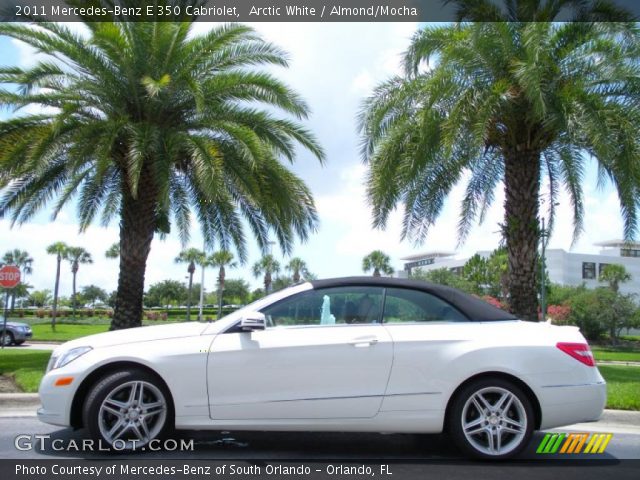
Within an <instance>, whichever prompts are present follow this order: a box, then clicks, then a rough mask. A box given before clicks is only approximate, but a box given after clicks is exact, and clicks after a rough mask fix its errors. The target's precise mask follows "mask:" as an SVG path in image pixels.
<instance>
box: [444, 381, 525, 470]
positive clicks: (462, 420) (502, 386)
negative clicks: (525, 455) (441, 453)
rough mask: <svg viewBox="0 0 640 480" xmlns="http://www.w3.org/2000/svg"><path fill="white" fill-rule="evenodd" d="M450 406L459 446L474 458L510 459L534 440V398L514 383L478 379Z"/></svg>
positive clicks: (453, 434)
mask: <svg viewBox="0 0 640 480" xmlns="http://www.w3.org/2000/svg"><path fill="white" fill-rule="evenodd" d="M451 407H452V408H451V409H450V411H449V419H448V422H449V427H450V433H451V435H452V437H453V440H454V442H455V443H456V444H457V445H458V447H459V448H460V449H461V450H462V451H463V452H465V453H466V454H468V455H470V456H472V457H475V458H483V459H496V460H498V459H506V458H510V457H513V456H514V455H517V454H518V453H519V452H520V451H521V450H522V449H523V448H524V447H525V446H526V445H527V444H528V443H529V440H530V439H531V435H532V433H533V426H534V415H533V408H532V406H531V401H530V400H529V398H528V397H527V395H525V394H524V392H523V391H522V390H521V389H520V388H518V387H517V386H516V385H514V384H513V383H511V382H508V381H506V380H503V379H499V378H495V379H491V378H487V379H479V380H477V381H475V382H472V383H470V384H469V385H467V386H465V387H464V388H463V389H462V390H461V391H460V392H459V393H458V394H457V395H456V397H455V399H454V400H453V404H452V406H451Z"/></svg>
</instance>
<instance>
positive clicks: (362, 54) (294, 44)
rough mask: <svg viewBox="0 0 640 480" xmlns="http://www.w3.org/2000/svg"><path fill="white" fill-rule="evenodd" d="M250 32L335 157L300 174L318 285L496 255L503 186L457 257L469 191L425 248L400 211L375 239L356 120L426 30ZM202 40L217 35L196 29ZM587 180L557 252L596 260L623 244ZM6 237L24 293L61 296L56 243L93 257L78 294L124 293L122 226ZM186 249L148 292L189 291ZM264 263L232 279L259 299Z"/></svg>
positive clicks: (163, 257)
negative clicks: (386, 261) (406, 236)
mask: <svg viewBox="0 0 640 480" xmlns="http://www.w3.org/2000/svg"><path fill="white" fill-rule="evenodd" d="M253 27H254V28H255V29H256V30H257V31H258V32H259V33H261V34H262V35H263V37H264V38H265V39H266V40H268V41H271V42H273V43H275V44H277V45H278V46H280V47H282V48H283V49H284V50H285V51H287V52H288V53H289V58H290V66H289V68H288V69H283V68H278V69H277V70H275V71H274V73H275V74H276V75H278V77H279V78H281V79H283V80H284V81H285V82H286V83H288V84H289V85H290V86H291V87H293V88H294V89H296V90H297V91H298V92H299V93H300V94H301V95H302V97H303V98H304V99H305V100H306V101H307V103H308V104H309V105H310V107H311V116H310V118H309V119H308V120H306V121H305V122H304V124H305V126H306V127H307V128H309V129H310V130H311V131H313V132H314V133H315V135H316V137H317V138H318V140H319V141H320V143H321V144H322V146H323V148H324V149H325V152H326V165H325V166H324V167H323V166H321V165H320V164H319V163H318V161H317V160H316V159H315V158H313V157H312V156H311V155H310V154H308V153H307V152H305V151H300V155H299V156H298V158H297V160H296V163H295V164H294V165H293V166H292V167H291V168H292V170H293V171H294V172H296V174H298V175H299V176H300V177H301V178H302V179H303V180H304V181H305V182H306V183H307V185H309V187H310V188H311V190H312V192H313V195H314V198H315V202H316V207H317V210H318V213H319V218H320V224H319V228H318V231H317V233H315V234H313V235H312V236H311V238H310V239H309V240H308V241H307V242H306V243H304V244H300V243H299V242H298V243H297V244H296V246H295V248H294V252H293V256H299V257H301V258H303V259H304V260H305V261H306V262H307V264H308V265H309V268H310V270H311V271H312V272H313V273H315V274H316V275H317V276H318V277H319V278H329V277H338V276H348V275H360V274H362V273H363V272H362V268H361V267H362V258H363V257H364V256H365V255H366V254H368V253H369V252H371V251H372V250H376V249H380V250H383V251H384V252H386V253H387V254H388V255H389V256H390V257H391V261H392V265H393V267H394V268H395V269H397V270H400V269H402V267H403V262H402V260H401V258H402V257H405V256H407V255H412V254H416V253H420V252H426V251H434V250H437V251H447V252H451V253H455V254H456V256H457V257H460V258H464V257H469V256H471V255H473V253H475V252H476V251H485V250H492V249H494V248H496V247H497V246H498V243H499V240H500V236H499V234H498V231H499V223H501V222H502V220H503V208H502V204H503V202H504V195H503V192H502V187H501V186H499V187H498V190H497V192H496V196H495V201H494V204H493V207H492V208H491V209H490V210H489V213H488V215H487V217H486V219H485V222H484V223H483V224H482V225H476V226H475V227H474V228H473V229H472V231H471V233H470V235H469V237H468V239H467V241H466V242H465V243H464V244H463V245H461V246H460V247H457V243H458V242H457V236H456V225H457V222H458V213H459V206H460V201H461V198H462V194H463V189H464V182H461V183H460V184H458V185H457V186H456V187H455V188H454V189H453V191H452V192H451V194H450V196H449V198H448V199H447V202H446V204H445V207H444V210H443V212H442V215H441V216H440V219H439V220H438V222H437V223H436V225H435V226H434V227H432V229H431V230H430V233H429V235H428V237H427V238H426V240H425V241H424V243H423V244H422V245H414V244H412V243H411V242H409V241H404V242H401V241H400V232H401V224H400V216H401V212H399V211H396V212H394V213H393V214H392V216H391V218H390V221H389V222H388V225H387V228H386V229H385V230H384V231H382V230H374V229H373V228H372V227H371V209H370V208H369V206H368V205H367V202H366V197H365V188H364V185H363V182H364V178H365V174H366V166H365V165H363V164H362V162H361V159H360V155H359V136H358V131H357V122H356V117H357V113H358V110H359V108H360V105H361V102H362V100H363V98H365V97H366V96H367V95H369V94H370V92H371V90H372V88H373V87H374V86H375V85H376V84H377V83H379V82H381V81H384V80H385V79H387V78H388V77H389V76H391V75H394V74H396V73H400V67H399V65H400V58H401V54H402V52H403V51H404V50H405V49H406V47H407V46H408V44H409V40H410V38H411V36H412V34H413V33H414V32H415V31H416V29H417V28H418V27H419V26H418V25H417V24H415V23H408V22H407V23H353V24H348V23H299V24H296V23H257V24H254V25H253ZM196 28H197V31H196V33H198V32H201V31H205V30H206V29H208V28H211V26H210V25H208V24H199V25H198V26H197V27H196ZM36 60H37V57H36V56H35V55H34V51H33V50H31V48H30V47H28V46H26V45H24V44H21V43H19V42H17V41H15V40H13V39H8V38H6V37H0V65H3V66H7V65H21V66H26V65H30V64H32V63H33V62H34V61H36ZM10 115H12V112H7V111H6V110H5V111H0V119H2V118H7V117H8V116H10ZM586 173H587V175H586V176H585V184H584V187H583V188H584V194H585V213H586V215H585V222H584V225H585V229H584V232H583V234H582V235H581V237H580V238H579V239H578V240H577V241H576V242H575V244H574V242H573V238H572V234H573V226H572V216H571V205H570V203H569V201H568V197H567V195H566V194H563V195H562V196H561V201H560V205H559V206H558V210H557V223H556V228H555V230H554V232H553V235H552V237H551V239H550V244H549V248H561V249H565V250H567V251H569V250H571V251H574V252H581V253H596V252H597V251H598V250H599V248H598V247H596V246H594V245H593V244H594V243H596V242H598V241H604V240H610V239H613V238H620V237H621V236H622V220H621V217H620V213H619V206H618V198H617V195H616V193H615V190H614V189H613V188H612V186H611V185H606V186H605V187H604V188H602V189H596V172H595V165H594V163H590V164H589V165H588V168H587V172H586ZM0 231H1V232H2V234H1V235H0V254H3V253H4V252H5V251H7V250H9V249H13V248H20V249H23V250H27V251H28V252H29V253H30V254H31V256H32V257H33V258H34V263H33V274H32V275H30V276H28V277H27V278H26V282H27V283H29V284H30V285H33V286H34V287H35V288H36V289H38V290H40V289H45V288H47V289H50V290H53V282H54V275H55V259H54V257H52V256H50V255H47V254H46V252H45V249H46V247H47V245H49V244H51V243H53V242H56V241H64V242H66V243H68V244H70V245H74V246H82V247H84V248H86V249H87V250H88V251H89V252H90V253H91V254H92V256H93V259H94V263H93V264H91V265H82V266H81V267H80V270H79V273H78V285H79V287H82V286H83V285H89V284H95V285H98V286H100V287H102V288H104V289H105V290H107V291H111V290H114V289H115V288H116V285H117V276H118V262H117V261H116V260H109V259H106V258H105V256H104V252H105V251H106V250H107V248H108V247H109V246H110V245H111V244H112V243H114V242H116V241H117V239H118V225H117V222H114V223H113V224H112V225H110V226H109V227H107V228H103V227H100V226H99V225H96V226H93V227H90V228H89V229H88V230H87V231H86V232H84V233H82V234H80V233H79V230H78V225H77V222H76V220H75V209H74V208H72V207H69V208H67V209H65V210H63V211H62V212H61V214H60V215H59V216H58V218H57V220H56V221H54V222H52V221H50V210H49V209H44V210H43V211H42V213H40V214H38V215H37V216H36V217H35V218H34V219H33V220H32V221H31V222H29V223H27V224H23V225H21V226H14V227H13V228H11V225H10V222H9V221H8V220H7V219H0ZM247 233H249V232H247ZM189 246H193V247H196V248H201V247H202V237H201V235H200V234H199V231H198V228H197V225H195V224H194V225H193V226H192V240H191V243H190V245H189ZM181 248H182V247H181V244H180V241H179V239H178V238H177V236H175V235H170V236H169V237H168V238H167V239H166V240H164V241H161V240H159V239H157V238H156V239H154V241H153V244H152V248H151V253H150V256H149V260H148V262H147V273H146V286H147V287H148V286H149V285H151V284H153V283H155V282H158V281H161V280H165V279H174V280H181V281H186V280H185V276H186V275H187V272H186V266H185V265H179V264H176V263H175V262H174V258H175V257H176V256H177V255H178V253H179V252H180V250H181ZM273 253H274V255H275V256H276V257H277V258H278V259H279V260H280V262H281V264H283V265H284V264H286V263H287V262H288V258H285V257H283V256H282V254H281V252H280V251H279V250H278V249H277V248H274V250H273ZM259 257H260V251H259V249H258V247H257V245H256V244H255V241H250V242H249V261H248V262H247V264H246V265H244V266H240V267H238V268H235V269H231V270H228V272H227V278H243V279H245V280H246V281H248V282H249V283H250V285H251V286H252V288H257V287H259V286H260V284H261V279H256V278H254V277H253V275H252V273H251V265H252V264H253V263H254V262H256V261H257V260H258V259H259ZM62 271H63V275H62V278H61V284H60V293H61V295H70V293H71V274H70V266H69V265H65V266H63V270H62ZM215 276H216V274H215V272H214V271H213V270H212V269H209V270H207V272H206V278H205V288H206V290H207V291H213V290H215ZM199 279H200V272H199V271H197V272H196V280H198V281H199Z"/></svg>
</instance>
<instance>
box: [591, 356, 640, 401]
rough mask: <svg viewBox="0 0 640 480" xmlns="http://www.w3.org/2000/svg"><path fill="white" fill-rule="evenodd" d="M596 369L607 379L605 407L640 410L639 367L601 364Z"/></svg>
mask: <svg viewBox="0 0 640 480" xmlns="http://www.w3.org/2000/svg"><path fill="white" fill-rule="evenodd" d="M598 370H600V373H601V374H602V376H603V377H604V379H605V380H606V381H607V408H612V409H616V410H640V367H626V366H624V365H601V366H599V367H598Z"/></svg>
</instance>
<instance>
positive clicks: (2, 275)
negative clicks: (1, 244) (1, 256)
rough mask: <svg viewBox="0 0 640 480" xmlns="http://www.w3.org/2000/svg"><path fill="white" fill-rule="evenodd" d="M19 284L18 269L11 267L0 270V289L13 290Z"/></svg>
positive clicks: (6, 266) (7, 266)
mask: <svg viewBox="0 0 640 480" xmlns="http://www.w3.org/2000/svg"><path fill="white" fill-rule="evenodd" d="M19 283H20V269H19V268H18V267H14V266H13V265H5V266H4V267H2V268H0V287H3V288H13V287H15V286H16V285H18V284H19Z"/></svg>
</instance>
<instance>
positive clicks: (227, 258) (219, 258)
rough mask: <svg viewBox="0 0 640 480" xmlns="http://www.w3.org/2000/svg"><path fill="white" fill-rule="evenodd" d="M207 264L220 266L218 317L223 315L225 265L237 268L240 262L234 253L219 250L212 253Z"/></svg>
mask: <svg viewBox="0 0 640 480" xmlns="http://www.w3.org/2000/svg"><path fill="white" fill-rule="evenodd" d="M207 265H211V266H212V267H218V268H219V270H218V318H220V317H221V316H222V294H223V293H224V281H225V276H226V271H225V267H229V268H235V267H236V266H237V265H238V264H237V263H236V262H235V261H234V259H233V253H231V252H230V251H228V250H219V251H217V252H214V253H212V254H211V256H210V257H209V258H208V261H207Z"/></svg>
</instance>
